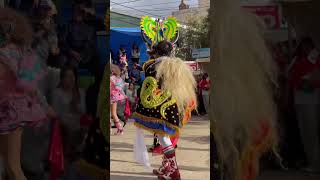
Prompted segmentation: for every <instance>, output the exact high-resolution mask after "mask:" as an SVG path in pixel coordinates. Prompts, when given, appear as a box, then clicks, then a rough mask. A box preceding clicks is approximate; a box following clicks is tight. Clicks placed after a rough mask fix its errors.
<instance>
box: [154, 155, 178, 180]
mask: <svg viewBox="0 0 320 180" xmlns="http://www.w3.org/2000/svg"><path fill="white" fill-rule="evenodd" d="M165 156H166V160H167V166H166V167H165V170H164V171H163V172H164V174H160V175H158V179H160V180H168V179H170V180H181V177H180V172H179V168H178V165H177V161H176V155H175V153H172V154H169V155H165Z"/></svg>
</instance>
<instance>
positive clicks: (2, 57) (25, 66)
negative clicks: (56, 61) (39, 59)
mask: <svg viewBox="0 0 320 180" xmlns="http://www.w3.org/2000/svg"><path fill="white" fill-rule="evenodd" d="M33 60H34V58H32V52H31V51H29V52H24V53H22V51H20V50H18V49H17V48H16V47H15V46H13V45H11V46H8V47H1V48H0V63H1V65H2V66H4V67H5V68H6V69H7V72H6V73H5V75H4V76H2V77H0V87H1V88H0V134H8V133H10V132H12V131H14V130H15V129H17V128H20V127H24V126H26V125H38V124H39V122H42V121H43V120H46V119H47V117H46V113H45V110H44V109H43V108H42V107H41V105H40V100H39V98H38V96H37V95H35V94H32V93H33V92H36V91H35V90H36V89H35V86H36V82H37V80H38V79H40V78H39V76H40V75H41V74H42V72H41V68H40V66H39V65H38V64H36V63H34V62H33Z"/></svg>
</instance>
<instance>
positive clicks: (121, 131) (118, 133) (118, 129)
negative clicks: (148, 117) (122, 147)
mask: <svg viewBox="0 0 320 180" xmlns="http://www.w3.org/2000/svg"><path fill="white" fill-rule="evenodd" d="M115 124H116V127H117V132H116V133H115V135H123V126H122V124H121V123H120V122H119V121H118V122H115Z"/></svg>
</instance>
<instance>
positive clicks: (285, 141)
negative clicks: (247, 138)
mask: <svg viewBox="0 0 320 180" xmlns="http://www.w3.org/2000/svg"><path fill="white" fill-rule="evenodd" d="M293 46H295V47H296V48H295V50H294V51H293V52H292V53H293V54H291V53H289V52H288V42H279V43H277V44H275V45H273V46H271V47H272V52H273V55H274V60H275V61H276V63H277V65H278V67H279V72H280V73H279V82H280V83H279V84H280V86H279V92H278V96H277V99H278V107H279V124H280V127H281V128H280V129H279V130H280V135H281V151H280V152H281V155H282V157H283V159H284V162H285V163H284V164H285V165H286V166H288V167H289V168H296V169H303V170H305V171H306V172H308V173H315V172H316V173H318V172H320V156H319V155H320V140H319V138H320V133H319V132H320V131H319V127H320V126H319V113H318V107H319V103H320V101H319V100H320V99H319V82H320V76H319V62H320V61H319V59H320V55H319V51H318V50H317V47H316V45H315V43H314V42H313V40H312V39H311V38H309V37H302V38H299V40H297V41H293Z"/></svg>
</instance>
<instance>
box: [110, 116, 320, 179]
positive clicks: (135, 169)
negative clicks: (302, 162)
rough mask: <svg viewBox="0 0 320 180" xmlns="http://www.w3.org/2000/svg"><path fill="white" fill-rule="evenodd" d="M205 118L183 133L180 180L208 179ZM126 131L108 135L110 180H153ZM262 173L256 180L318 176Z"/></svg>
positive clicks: (132, 135)
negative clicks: (135, 151)
mask: <svg viewBox="0 0 320 180" xmlns="http://www.w3.org/2000/svg"><path fill="white" fill-rule="evenodd" d="M207 119H208V118H207V117H201V118H199V117H194V118H193V119H192V120H191V121H190V123H189V124H188V126H186V128H185V129H184V130H183V132H182V137H181V140H180V142H179V143H178V146H179V148H178V150H177V158H178V164H179V167H180V169H181V174H182V179H183V180H209V179H210V165H209V157H210V148H209V147H210V146H209V143H210V138H209V120H207ZM125 130H126V131H125V134H124V135H123V136H111V154H110V158H111V174H110V178H111V180H155V179H156V177H155V176H153V175H152V173H150V172H148V171H147V170H146V169H145V168H144V167H143V166H141V165H139V164H137V163H135V160H134V157H133V142H134V138H135V127H134V126H133V124H132V123H129V124H128V125H127V126H126V127H125ZM145 134H146V143H147V144H148V145H149V144H150V145H151V144H152V141H153V136H152V135H151V134H149V133H147V132H146V133H145ZM150 161H151V163H152V166H153V167H154V168H158V167H159V166H160V163H161V157H160V156H155V157H154V156H151V154H150ZM261 174H262V175H261V177H259V178H258V180H320V176H319V175H318V176H317V175H306V174H303V173H301V172H294V171H281V172H277V171H267V172H261Z"/></svg>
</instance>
